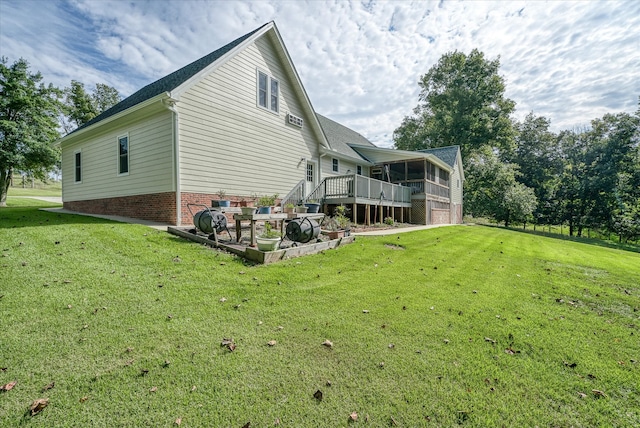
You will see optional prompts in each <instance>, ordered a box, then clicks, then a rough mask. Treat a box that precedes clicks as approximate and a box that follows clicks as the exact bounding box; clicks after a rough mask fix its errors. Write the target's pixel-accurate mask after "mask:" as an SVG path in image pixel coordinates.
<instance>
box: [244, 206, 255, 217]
mask: <svg viewBox="0 0 640 428" xmlns="http://www.w3.org/2000/svg"><path fill="white" fill-rule="evenodd" d="M240 211H242V215H251V214H255V212H256V209H255V208H254V207H240Z"/></svg>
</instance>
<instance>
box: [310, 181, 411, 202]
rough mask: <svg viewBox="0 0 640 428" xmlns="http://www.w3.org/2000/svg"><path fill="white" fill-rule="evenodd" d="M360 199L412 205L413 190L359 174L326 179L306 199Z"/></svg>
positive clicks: (324, 200)
mask: <svg viewBox="0 0 640 428" xmlns="http://www.w3.org/2000/svg"><path fill="white" fill-rule="evenodd" d="M343 198H358V199H373V200H380V199H382V200H385V201H393V202H400V203H411V189H410V188H409V187H406V186H401V185H399V184H393V183H387V182H385V181H380V180H376V179H374V178H369V177H364V176H362V175H357V174H349V175H338V176H332V177H326V178H325V179H324V180H322V183H320V185H318V187H316V188H315V189H314V190H313V191H312V192H311V193H310V194H309V195H308V196H307V198H306V200H307V201H309V200H316V201H321V202H331V200H332V199H343Z"/></svg>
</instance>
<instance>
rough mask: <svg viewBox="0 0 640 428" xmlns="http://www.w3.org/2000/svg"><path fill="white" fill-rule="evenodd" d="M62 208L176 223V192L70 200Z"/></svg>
mask: <svg viewBox="0 0 640 428" xmlns="http://www.w3.org/2000/svg"><path fill="white" fill-rule="evenodd" d="M64 208H65V209H67V210H71V211H77V212H81V213H88V214H107V215H119V216H124V217H132V218H139V219H143V220H151V221H157V222H160V223H169V224H176V194H175V193H174V192H165V193H152V194H148V195H135V196H120V197H117V198H104V199H92V200H88V201H71V202H65V203H64Z"/></svg>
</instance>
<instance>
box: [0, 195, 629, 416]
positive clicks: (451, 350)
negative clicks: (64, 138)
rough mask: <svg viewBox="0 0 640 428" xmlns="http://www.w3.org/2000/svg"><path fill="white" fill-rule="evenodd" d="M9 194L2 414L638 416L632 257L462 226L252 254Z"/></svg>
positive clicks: (1, 260) (3, 254) (0, 319)
mask: <svg viewBox="0 0 640 428" xmlns="http://www.w3.org/2000/svg"><path fill="white" fill-rule="evenodd" d="M9 202H10V205H11V207H10V208H6V209H0V296H2V297H0V314H1V315H0V332H1V333H0V334H1V339H0V368H1V369H2V370H1V371H0V385H4V384H6V383H8V382H12V381H17V384H16V386H15V387H14V388H13V389H12V390H10V391H7V392H2V393H0V426H18V425H28V426H42V427H51V426H82V427H85V426H127V427H132V426H140V427H142V426H167V427H169V426H176V425H175V422H176V419H178V418H180V421H181V426H192V427H194V426H200V427H242V426H244V425H245V424H247V423H249V422H250V427H252V428H255V427H272V426H274V425H277V426H283V427H340V426H372V427H388V426H404V427H419V426H457V425H458V424H461V425H463V426H478V427H480V426H483V427H484V426H561V427H564V426H577V427H579V426H585V427H591V426H620V427H629V426H638V425H639V424H640V364H639V363H638V360H640V330H639V326H640V319H639V317H640V285H639V284H640V254H638V253H635V252H630V251H621V250H617V249H611V248H602V247H599V246H595V245H589V244H582V243H576V242H570V241H564V240H558V239H553V238H548V237H541V236H535V235H531V234H526V233H521V232H517V231H510V230H504V229H498V228H491V227H481V226H460V227H445V228H438V229H431V230H426V231H421V232H413V233H406V234H396V235H390V236H385V237H367V238H364V237H358V238H357V240H356V242H355V243H353V244H351V245H348V246H345V247H343V248H340V249H338V250H332V251H327V252H325V253H324V254H318V255H315V256H309V257H304V258H299V259H292V260H289V261H285V262H282V263H279V264H276V265H271V266H251V265H247V264H245V263H243V261H242V260H241V259H238V258H236V257H234V256H231V255H228V254H225V253H221V252H218V251H215V250H212V249H210V248H207V247H204V246H200V245H196V244H193V243H190V242H185V241H183V240H181V239H179V238H177V237H174V236H171V235H169V234H167V233H165V232H160V231H156V230H154V229H150V228H146V227H143V226H137V225H126V224H119V223H112V222H108V221H105V220H101V219H94V218H90V217H82V216H72V215H62V214H55V213H49V212H43V211H38V210H37V209H36V208H35V207H36V206H45V205H46V203H38V202H32V201H30V202H29V203H27V202H26V201H24V200H16V199H10V200H9ZM27 205H29V206H27ZM223 298H224V299H226V301H224V302H221V301H220V300H221V299H223ZM364 311H368V312H366V313H365V312H364ZM224 338H227V339H233V341H234V342H235V344H236V345H237V346H236V348H235V350H234V351H233V352H231V351H229V350H228V349H227V348H225V347H222V346H220V343H221V341H222V340H223V339H224ZM272 340H275V341H276V344H275V345H274V346H269V345H267V343H268V342H269V341H272ZM325 340H329V341H331V342H332V343H333V346H332V347H331V348H329V347H326V346H323V345H322V343H323V342H324V341H325ZM51 383H55V384H54V387H53V388H51V389H48V390H46V391H43V388H44V387H45V386H46V385H49V384H51ZM329 383H330V384H329ZM318 390H320V391H321V392H322V397H323V398H322V400H321V401H320V400H317V399H315V398H314V396H313V395H314V393H315V392H316V391H318ZM594 391H596V392H594ZM597 391H600V392H601V393H600V392H597ZM38 398H48V399H49V405H48V407H46V408H45V409H44V410H43V411H42V412H41V413H40V414H37V415H35V416H33V417H32V416H30V414H29V412H28V409H29V406H30V404H31V403H32V402H33V401H34V400H36V399H38ZM352 412H356V413H357V416H358V418H357V421H355V422H350V421H349V415H350V414H351V413H352Z"/></svg>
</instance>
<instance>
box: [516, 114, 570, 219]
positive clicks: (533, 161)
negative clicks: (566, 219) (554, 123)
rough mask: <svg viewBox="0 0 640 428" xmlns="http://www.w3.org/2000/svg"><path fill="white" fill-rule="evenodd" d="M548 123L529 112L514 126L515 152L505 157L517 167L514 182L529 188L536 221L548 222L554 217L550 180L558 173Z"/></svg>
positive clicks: (556, 153)
mask: <svg viewBox="0 0 640 428" xmlns="http://www.w3.org/2000/svg"><path fill="white" fill-rule="evenodd" d="M550 125H551V122H550V120H549V119H547V118H545V117H543V116H535V115H534V114H533V113H529V114H528V115H527V116H526V118H525V119H524V121H523V122H522V123H517V124H516V131H517V134H516V138H515V143H516V144H515V149H514V150H513V152H512V153H510V154H509V155H507V156H506V158H507V159H508V161H509V162H513V163H515V164H516V165H518V167H519V171H520V174H519V175H518V177H517V180H518V182H520V183H522V184H524V185H525V186H527V187H529V188H531V189H533V191H534V193H535V195H536V199H537V200H538V206H537V209H536V212H535V213H534V218H535V219H536V221H537V222H548V221H549V220H550V219H551V218H552V217H553V214H554V210H555V209H556V208H557V207H556V201H555V198H554V194H553V191H554V184H555V183H556V181H555V180H554V179H555V178H556V177H557V176H558V175H559V174H560V172H561V171H562V162H561V160H560V152H559V150H558V146H557V144H556V141H557V136H556V135H555V134H554V133H553V132H551V131H550V130H549V127H550Z"/></svg>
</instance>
